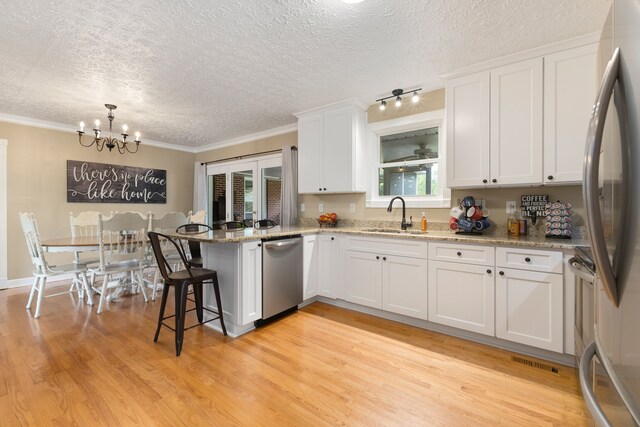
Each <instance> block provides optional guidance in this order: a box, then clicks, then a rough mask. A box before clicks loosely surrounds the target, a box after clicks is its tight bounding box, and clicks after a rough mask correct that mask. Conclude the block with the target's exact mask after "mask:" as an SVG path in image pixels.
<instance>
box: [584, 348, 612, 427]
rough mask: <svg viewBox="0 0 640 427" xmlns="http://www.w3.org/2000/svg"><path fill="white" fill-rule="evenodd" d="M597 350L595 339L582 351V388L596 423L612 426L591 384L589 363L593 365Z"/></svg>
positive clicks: (607, 426)
mask: <svg viewBox="0 0 640 427" xmlns="http://www.w3.org/2000/svg"><path fill="white" fill-rule="evenodd" d="M597 352H598V351H597V348H596V343H595V341H594V342H592V343H591V344H589V345H588V346H587V348H585V349H584V352H583V353H582V357H581V358H580V371H579V376H580V388H581V389H582V394H583V395H584V401H585V403H586V404H587V408H589V412H591V416H593V419H594V420H595V421H596V423H597V424H598V425H600V426H606V427H611V422H610V421H609V419H608V418H607V416H606V415H605V413H604V411H603V410H602V408H601V407H600V404H599V403H598V400H597V399H596V395H595V393H594V392H593V390H592V389H591V385H590V384H589V365H591V359H593V357H594V356H595V355H596V354H597Z"/></svg>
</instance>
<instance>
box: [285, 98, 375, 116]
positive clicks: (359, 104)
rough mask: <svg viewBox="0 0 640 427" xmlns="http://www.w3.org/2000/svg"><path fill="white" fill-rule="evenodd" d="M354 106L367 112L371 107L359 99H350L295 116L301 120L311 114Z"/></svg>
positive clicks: (311, 109) (295, 114)
mask: <svg viewBox="0 0 640 427" xmlns="http://www.w3.org/2000/svg"><path fill="white" fill-rule="evenodd" d="M354 105H355V106H356V107H360V108H361V109H363V110H364V111H367V109H369V105H367V104H366V103H365V102H362V101H360V100H359V99H357V98H349V99H345V100H342V101H338V102H333V103H331V104H327V105H322V106H320V107H314V108H310V109H308V110H304V111H300V112H299V113H293V115H294V116H296V117H297V118H300V117H303V116H307V115H309V114H315V113H321V112H323V111H327V110H333V109H336V108H340V107H350V106H354Z"/></svg>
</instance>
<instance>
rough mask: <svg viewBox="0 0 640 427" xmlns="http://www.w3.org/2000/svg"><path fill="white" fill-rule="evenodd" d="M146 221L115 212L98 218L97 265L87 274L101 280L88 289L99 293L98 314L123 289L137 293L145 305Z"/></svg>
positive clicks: (147, 254)
mask: <svg viewBox="0 0 640 427" xmlns="http://www.w3.org/2000/svg"><path fill="white" fill-rule="evenodd" d="M149 224H150V220H149V218H148V217H147V218H145V217H144V216H142V215H141V214H139V213H137V212H124V213H115V214H113V215H112V216H111V217H110V218H106V219H105V218H103V217H102V215H99V221H98V242H99V244H100V250H99V253H100V262H99V265H98V266H96V267H91V266H90V267H89V271H90V272H91V273H92V274H93V275H94V276H97V278H101V279H102V284H101V286H100V287H98V286H97V284H96V283H95V281H94V283H92V287H93V288H94V290H96V291H97V292H98V293H99V294H100V302H99V304H98V314H100V313H102V311H103V309H104V305H105V302H109V301H113V300H115V298H117V297H118V295H119V294H120V293H121V292H122V291H123V290H125V289H127V288H129V289H130V290H131V292H138V290H139V291H141V292H142V295H143V297H144V301H145V302H147V293H146V291H145V287H146V286H145V284H146V282H145V279H144V274H143V273H144V270H145V268H148V267H149V265H150V264H151V262H150V261H151V259H150V258H149V255H150V253H149V251H148V241H147V231H148V229H149Z"/></svg>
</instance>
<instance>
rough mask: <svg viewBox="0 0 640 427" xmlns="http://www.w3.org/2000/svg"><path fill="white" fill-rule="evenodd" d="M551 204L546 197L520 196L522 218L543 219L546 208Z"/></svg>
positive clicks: (545, 195)
mask: <svg viewBox="0 0 640 427" xmlns="http://www.w3.org/2000/svg"><path fill="white" fill-rule="evenodd" d="M547 203H549V196H548V195H547V194H544V195H533V194H530V195H526V196H520V207H521V208H522V216H531V217H543V216H545V213H544V212H545V208H546V206H547Z"/></svg>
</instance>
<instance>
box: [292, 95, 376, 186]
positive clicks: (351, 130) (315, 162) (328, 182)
mask: <svg viewBox="0 0 640 427" xmlns="http://www.w3.org/2000/svg"><path fill="white" fill-rule="evenodd" d="M297 116H298V118H299V120H298V192H300V193H354V192H364V191H365V190H366V184H365V181H364V180H365V169H364V167H365V165H364V157H365V156H364V148H365V146H364V144H365V127H366V111H365V109H364V108H363V107H362V106H360V105H353V104H351V105H343V106H340V107H335V106H334V107H328V108H326V109H314V110H312V111H306V112H303V113H298V114H297Z"/></svg>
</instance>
